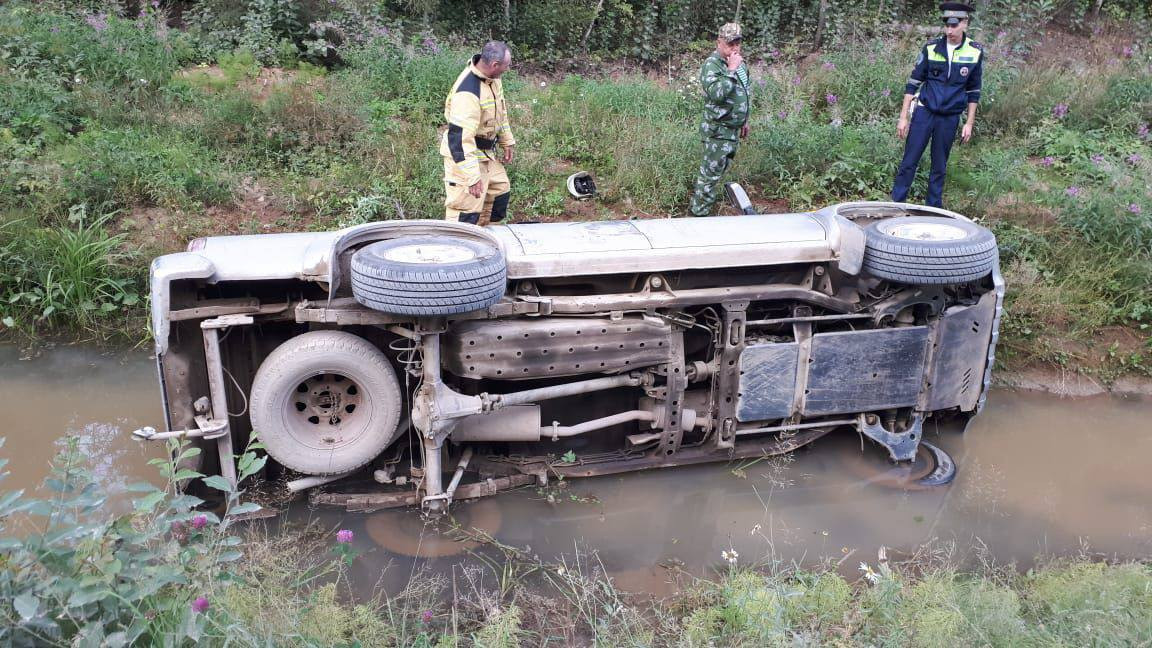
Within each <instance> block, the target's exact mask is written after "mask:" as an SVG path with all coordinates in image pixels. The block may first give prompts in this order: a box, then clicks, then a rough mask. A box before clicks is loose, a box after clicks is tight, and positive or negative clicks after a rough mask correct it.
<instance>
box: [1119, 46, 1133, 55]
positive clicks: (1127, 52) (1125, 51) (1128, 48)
mask: <svg viewBox="0 0 1152 648" xmlns="http://www.w3.org/2000/svg"><path fill="white" fill-rule="evenodd" d="M1120 53H1122V54H1123V55H1124V58H1132V55H1133V54H1135V53H1136V51H1135V50H1133V49H1132V46H1131V45H1125V46H1124V49H1122V50H1120Z"/></svg>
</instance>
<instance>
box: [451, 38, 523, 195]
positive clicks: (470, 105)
mask: <svg viewBox="0 0 1152 648" xmlns="http://www.w3.org/2000/svg"><path fill="white" fill-rule="evenodd" d="M479 61H480V55H479V54H477V55H476V56H473V57H472V62H471V63H470V64H469V65H468V67H466V68H464V71H462V72H461V73H460V75H459V76H458V77H456V81H455V82H454V83H453V84H452V90H451V91H449V92H448V96H447V98H445V99H444V120H445V121H446V122H448V129H447V130H446V131H445V132H444V136H443V137H442V138H441V139H440V155H443V156H445V157H447V156H451V157H452V161H453V162H455V163H456V169H457V170H458V171H459V173H460V175H461V176H462V177H464V178H467V179H468V185H472V184H475V183H476V182H477V181H479V180H480V160H482V159H487V158H488V157H489V156H491V155H492V153H491V151H492V148H493V147H494V146H495V145H496V144H497V143H499V144H500V145H501V146H503V147H508V146H515V144H516V139H515V138H513V137H512V129H511V127H510V126H509V125H508V108H507V106H506V105H505V103H504V86H503V84H502V83H501V81H500V79H489V78H488V77H486V76H484V75H483V74H481V73H480V71H479V70H478V69H476V63H478V62H479Z"/></svg>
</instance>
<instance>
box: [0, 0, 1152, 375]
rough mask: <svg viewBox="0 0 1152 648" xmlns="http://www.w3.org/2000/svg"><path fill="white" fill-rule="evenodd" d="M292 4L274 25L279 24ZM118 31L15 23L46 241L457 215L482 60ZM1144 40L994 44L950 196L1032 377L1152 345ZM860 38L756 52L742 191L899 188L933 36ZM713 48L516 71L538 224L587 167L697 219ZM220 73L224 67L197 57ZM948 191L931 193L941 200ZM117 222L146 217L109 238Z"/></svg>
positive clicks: (424, 47)
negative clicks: (923, 46)
mask: <svg viewBox="0 0 1152 648" xmlns="http://www.w3.org/2000/svg"><path fill="white" fill-rule="evenodd" d="M273 4H275V3H273ZM273 4H269V5H268V6H267V7H264V6H263V5H261V7H263V8H260V9H259V11H258V12H257V13H259V12H266V13H267V15H269V16H271V15H273V14H275V13H276V12H277V11H279V9H277V8H276V6H273ZM213 6H216V5H213ZM277 6H278V5H277ZM218 8H219V7H218ZM254 11H255V10H254ZM340 11H345V9H341V10H340ZM234 13H235V12H231V13H228V15H227V16H223V15H222V16H221V17H218V20H219V21H222V22H220V23H219V24H220V25H221V27H220V28H221V29H224V27H222V25H225V24H227V25H232V24H233V23H235V22H236V21H237V20H239V17H238V16H239V15H238V14H236V15H234ZM260 15H264V14H260ZM341 15H343V14H341ZM349 16H351V14H349ZM349 19H351V18H349ZM92 20H93V19H92V18H91V16H89V17H87V18H86V17H85V16H84V15H82V14H70V13H64V12H60V11H53V10H51V9H48V8H45V7H41V6H33V5H28V4H21V3H16V4H14V5H6V6H5V7H0V49H2V50H3V52H4V53H5V55H6V56H7V58H6V59H4V60H5V63H4V65H2V66H0V158H2V159H3V160H5V161H6V163H7V167H6V172H5V173H4V174H0V212H3V213H7V214H18V215H19V217H20V218H21V219H23V220H24V221H25V222H24V224H23V225H22V226H21V228H22V229H28V230H36V231H39V230H54V229H57V228H64V229H67V228H68V226H69V225H68V223H67V222H66V219H65V215H66V214H68V213H69V210H70V209H74V208H83V209H86V210H87V211H88V213H90V214H93V215H99V214H104V213H109V212H113V211H116V210H125V211H131V210H133V209H138V208H148V207H152V208H159V209H163V210H166V212H167V213H169V214H172V218H173V219H174V220H179V221H181V222H183V223H185V224H187V227H186V228H185V229H188V231H187V235H189V236H193V235H208V234H213V233H218V232H219V231H220V228H219V227H217V226H215V225H214V224H213V222H212V220H211V219H210V218H207V217H205V215H206V214H207V213H209V210H211V213H213V214H223V215H224V216H223V217H224V218H226V219H228V220H229V223H228V228H229V231H237V230H239V231H245V232H249V231H250V232H257V231H260V232H264V231H269V230H268V229H267V228H265V227H264V223H262V222H259V221H257V220H255V219H251V218H249V217H247V216H246V215H245V216H241V215H235V216H232V215H230V214H229V212H230V211H232V210H236V211H237V214H240V213H242V212H241V206H240V205H238V204H237V203H242V202H243V200H244V199H245V198H244V189H243V187H244V186H246V184H248V183H251V182H258V183H259V184H260V185H261V186H262V187H264V188H266V189H267V191H268V193H269V196H268V197H269V198H270V199H272V200H273V202H275V203H276V204H277V205H278V208H279V209H280V210H281V211H282V212H283V213H282V214H280V215H279V216H278V218H276V219H275V223H273V230H272V231H276V230H277V229H289V230H301V229H310V230H323V229H329V228H333V227H339V226H345V225H350V224H356V223H362V222H368V221H370V220H378V219H386V218H437V217H438V216H439V214H440V213H441V204H442V196H441V192H442V186H441V179H440V176H441V173H442V170H441V161H440V158H439V155H438V152H437V144H436V141H437V140H436V138H437V131H436V129H437V127H439V126H440V124H441V122H442V121H443V115H442V112H443V98H444V93H445V91H446V90H445V88H446V84H448V83H450V81H451V79H453V78H454V77H455V75H456V74H457V73H458V71H459V70H460V68H461V66H462V65H463V61H464V60H465V58H466V56H467V54H468V52H467V50H461V49H456V48H452V47H442V45H441V44H440V43H442V42H444V40H443V39H440V40H436V39H433V40H430V41H424V40H423V38H424V36H423V35H421V36H420V37H419V38H418V39H417V40H410V39H408V37H407V36H406V35H405V33H404V32H403V31H402V30H400V29H389V28H388V26H387V25H388V23H387V20H386V19H384V18H382V17H381V16H375V15H374V17H368V18H364V20H365V21H367V22H363V25H364V27H363V29H368V28H369V27H368V26H369V25H371V30H372V31H371V33H372V35H371V37H369V38H363V39H354V40H352V41H350V42H348V43H346V44H343V45H341V47H340V53H341V54H340V55H341V57H342V61H343V63H344V65H343V66H340V67H336V68H334V69H331V70H328V69H324V68H320V67H315V66H313V65H310V64H308V63H307V62H304V61H289V62H290V63H292V65H291V66H290V67H291V69H285V70H272V71H269V70H266V69H263V68H261V63H260V60H261V59H260V56H262V55H257V54H253V53H252V52H251V51H248V50H244V49H239V50H236V51H230V50H222V51H221V50H218V49H216V50H213V49H212V48H213V47H219V45H220V43H223V42H226V41H227V38H223V36H222V35H221V33H215V35H213V33H209V32H211V29H207V30H206V28H205V27H206V26H205V25H204V24H203V23H202V22H197V23H196V27H195V29H193V30H191V31H188V32H181V31H178V30H165V29H161V28H159V27H158V24H159V23H158V22H157V21H158V20H159V18H158V17H157V16H154V15H153V14H151V13H149V14H147V15H146V16H145V17H143V18H142V19H140V20H139V21H134V20H126V19H120V18H115V17H108V18H106V20H105V22H106V26H102V25H100V24H99V23H98V21H97V23H98V25H100V28H99V29H97V28H96V27H95V26H93V24H92ZM198 20H199V19H198ZM342 20H343V19H342ZM228 21H232V22H228ZM353 22H354V21H353ZM237 24H238V23H237ZM211 26H212V25H211V24H209V25H207V27H211ZM261 29H264V27H261ZM261 33H262V34H264V35H262V36H260V38H262V39H265V40H268V42H269V43H273V44H274V43H275V42H276V40H275V38H274V37H273V36H274V35H272V36H270V35H269V34H272V32H267V33H265V32H261ZM1122 34H1123V32H1122V31H1119V32H1116V33H1113V34H1112V35H1111V36H1110V37H1109V38H1101V39H1080V40H1078V41H1076V44H1075V47H1076V48H1077V49H1076V52H1077V53H1076V56H1074V57H1072V58H1071V59H1068V60H1065V59H1058V58H1055V57H1037V58H1034V59H1033V60H1029V61H1024V60H1023V59H1020V58H1019V57H1018V56H1017V55H1016V53H1015V47H1014V46H1013V45H1012V43H1013V42H1014V41H1013V38H1015V37H1008V36H1005V37H1003V38H1001V37H1000V36H996V37H995V38H983V40H984V41H985V43H986V51H987V52H988V54H989V61H988V64H987V65H988V68H987V71H986V74H985V83H986V85H985V93H984V102H983V103H982V104H981V108H980V113H979V116H978V121H977V127H976V138H975V140H974V141H973V142H972V143H971V144H968V145H961V144H957V145H956V147H955V148H954V153H953V160H952V163H951V164H950V175H949V181H948V186H947V189H946V194H945V198H946V200H947V202H948V206H949V207H951V208H953V209H955V210H957V211H960V212H961V213H965V214H967V215H969V216H973V217H976V218H979V219H981V220H982V222H984V223H985V224H987V225H989V226H990V227H992V228H993V229H994V230H995V231H996V232H997V234H998V235H999V236H1000V240H1001V244H1002V246H1003V257H1004V265H1005V267H1006V269H1007V273H1008V278H1009V282H1010V291H1009V302H1008V316H1007V319H1006V331H1005V332H1006V335H1005V347H1004V348H1005V349H1006V350H1007V351H1008V353H1007V354H1006V355H1005V356H1003V357H1004V358H1005V361H1006V362H1008V363H1009V364H1010V365H1018V364H1027V363H1037V362H1039V363H1044V364H1053V363H1055V364H1065V365H1068V364H1069V363H1071V364H1072V365H1084V366H1087V365H1089V364H1092V362H1090V360H1091V358H1090V357H1089V356H1091V355H1092V354H1094V353H1097V351H1094V350H1092V345H1093V340H1094V339H1095V333H1096V332H1097V331H1099V330H1100V329H1101V328H1104V327H1127V328H1129V329H1130V330H1132V331H1134V332H1135V333H1136V335H1137V336H1138V337H1141V338H1145V339H1147V338H1148V332H1149V330H1152V297H1150V295H1152V290H1149V285H1150V284H1152V270H1150V268H1152V218H1150V214H1152V193H1150V190H1149V187H1148V183H1147V178H1148V177H1149V175H1150V173H1152V140H1150V139H1149V136H1148V135H1147V134H1144V135H1141V133H1142V132H1145V131H1142V130H1141V129H1142V128H1146V127H1147V125H1148V123H1149V122H1150V121H1152V89H1150V88H1152V76H1150V74H1152V73H1150V72H1149V69H1150V68H1149V61H1148V57H1149V54H1148V51H1147V49H1146V48H1140V47H1135V48H1134V49H1132V48H1130V49H1129V50H1128V52H1127V53H1126V54H1123V55H1121V54H1118V52H1119V49H1120V46H1121V45H1123V44H1124V43H1125V42H1132V41H1125V40H1124V37H1123V35H1122ZM984 36H987V35H984ZM266 37H267V38H266ZM978 37H980V36H978ZM1054 38H1057V37H1054ZM1059 38H1066V37H1064V36H1061V37H1059ZM1133 38H1135V36H1133ZM222 39H223V40H222ZM594 40H595V39H594ZM837 42H838V43H839V45H838V46H837V47H836V48H835V49H831V50H828V51H825V52H820V53H818V55H815V56H809V57H805V58H801V57H799V56H796V55H795V53H794V52H793V49H790V48H791V47H792V46H787V47H785V48H784V49H785V54H783V55H777V56H776V57H775V58H772V59H771V60H772V61H773V62H772V64H771V65H767V66H765V65H763V64H762V63H761V62H760V61H759V60H758V57H757V56H756V53H753V52H750V58H751V60H752V61H753V62H754V63H755V64H756V66H755V68H754V72H753V80H754V94H753V118H752V123H751V136H750V137H749V139H748V140H747V141H746V142H745V143H744V144H743V146H742V147H741V149H740V152H739V154H738V155H737V159H736V163H735V165H734V167H733V168H732V170H731V171H730V173H729V177H728V179H730V180H735V181H738V182H741V183H743V184H745V185H746V186H748V187H749V188H751V189H752V193H753V196H754V197H755V198H756V199H759V200H773V201H780V202H783V203H786V204H787V205H788V206H789V207H790V208H791V209H793V210H803V209H810V208H816V207H821V206H824V205H827V204H830V203H833V202H838V201H843V200H859V199H882V198H884V197H885V196H886V195H887V192H888V190H889V188H890V185H891V180H892V174H893V172H894V167H895V164H896V160H897V159H898V158H899V156H900V154H901V143H900V142H899V141H898V140H897V139H896V137H895V135H894V123H895V116H896V113H897V110H898V107H899V102H900V96H901V94H902V92H903V84H902V82H903V79H904V78H905V76H906V74H907V70H908V67H909V65H910V64H911V62H912V60H913V59H914V57H915V52H916V49H917V47H918V46H919V44H920V43H921V42H922V41H921V39H920V38H919V37H916V36H914V35H911V36H899V35H898V36H893V37H892V38H890V39H887V40H883V41H867V42H864V43H861V44H853V43H852V42H850V41H847V40H843V39H841V40H838V41H837ZM213 44H215V45H213ZM1032 44H1035V43H1032ZM692 46H693V47H697V48H698V51H691V52H683V53H682V55H681V56H680V57H679V58H675V57H674V58H673V59H670V60H668V61H665V62H663V63H661V67H660V68H659V69H660V72H661V74H659V75H653V74H645V73H642V72H639V71H637V72H628V73H624V74H615V75H613V76H612V77H611V78H609V77H607V76H602V77H601V76H597V77H592V76H579V75H565V76H559V77H553V76H531V77H526V76H523V75H521V74H518V73H517V71H516V70H514V71H513V72H511V73H509V74H508V75H507V76H506V80H505V81H506V93H507V97H508V100H509V102H510V104H511V113H512V121H513V128H514V132H515V133H516V136H517V139H518V140H519V143H520V146H519V149H518V154H519V155H518V159H517V161H516V162H515V163H514V164H513V165H511V167H510V169H509V173H510V175H511V177H512V185H513V200H512V209H511V214H512V216H511V218H512V220H513V222H515V221H516V220H534V219H540V218H550V219H554V218H563V216H564V214H565V212H566V210H568V209H569V207H570V206H571V202H570V201H569V199H568V198H567V196H566V194H565V192H564V190H563V180H564V178H565V177H566V176H567V175H568V174H569V173H571V172H572V171H574V170H576V169H583V170H587V171H589V172H591V173H592V174H593V175H594V176H595V177H596V180H597V185H598V187H599V188H600V195H599V197H598V198H597V201H596V202H595V203H594V208H593V210H592V211H593V217H608V216H616V217H619V216H627V215H639V214H649V215H650V214H657V215H664V214H667V215H674V216H678V215H684V214H685V213H686V204H687V202H688V197H689V195H690V192H691V189H692V185H693V182H694V176H695V170H696V167H697V165H698V156H699V142H698V141H697V135H696V128H697V120H698V115H699V110H700V100H699V97H698V89H697V82H696V79H695V75H696V70H697V66H698V65H699V60H700V58H701V57H702V56H703V55H704V53H705V52H706V49H707V45H706V44H703V43H695V44H694V45H692ZM281 54H282V53H281ZM277 56H280V54H277ZM1129 56H1131V57H1129ZM205 59H208V60H210V61H215V62H216V64H215V65H211V66H208V65H206V64H199V65H197V63H200V61H203V60H205ZM600 67H601V68H604V69H606V70H612V68H611V66H607V65H605V64H600ZM78 79H79V80H78ZM1057 106H1066V107H1067V108H1066V110H1064V109H1063V108H1061V109H1060V110H1055V109H1056V107H1057ZM925 176H926V173H925V172H924V171H923V170H922V171H921V175H920V176H919V177H918V179H917V181H916V183H915V184H914V187H913V193H912V196H913V198H915V197H917V196H922V195H923V193H924V190H925ZM1071 194H1075V195H1071ZM114 222H115V223H125V222H127V223H132V222H139V219H114V220H107V221H102V222H101V224H100V225H96V226H93V227H96V228H98V229H107V228H109V227H110V226H111V225H112V223H114ZM14 231H15V229H13V228H12V227H7V228H5V229H4V230H0V249H3V250H7V252H5V253H4V254H6V255H8V257H9V258H13V257H12V255H14V254H15V255H16V256H17V257H19V256H20V255H22V254H25V253H24V252H21V251H20V250H23V249H25V248H28V247H30V246H29V245H28V241H26V240H23V239H22V238H21V237H22V236H23V235H21V237H17V236H16V235H15V234H14ZM121 235H123V236H121ZM107 237H108V238H109V239H110V240H115V241H117V242H118V243H117V245H116V250H115V255H114V256H115V257H116V258H115V263H109V264H106V267H107V270H108V271H109V272H114V274H110V275H108V277H107V278H109V279H112V280H115V281H121V280H124V279H126V278H127V279H128V280H129V281H130V284H128V285H126V286H125V290H126V292H130V293H136V294H139V293H142V292H143V287H142V284H141V283H139V277H141V276H142V272H143V271H142V269H143V268H144V267H145V266H146V263H147V259H145V258H141V257H140V256H139V255H138V253H136V252H135V250H137V249H139V248H140V247H141V246H142V245H143V243H144V242H143V241H140V240H139V239H140V234H139V233H138V232H137V231H136V230H134V229H132V228H131V227H128V228H126V229H123V230H113V231H110V232H108V233H107ZM54 245H55V244H54V243H53V244H51V245H50V246H49V247H52V246H54ZM154 248H155V246H154V245H153V244H151V243H149V244H148V249H149V251H153V250H154ZM175 249H178V245H174V246H173V249H172V250H160V251H175ZM8 267H9V268H11V272H10V274H9V276H7V277H6V278H5V279H4V280H3V281H2V282H0V286H3V287H4V290H5V291H7V294H12V293H13V290H14V289H13V288H12V286H13V285H16V284H20V285H21V286H32V285H42V284H48V283H51V282H48V281H47V279H46V278H44V277H41V276H32V275H33V274H34V273H32V272H31V271H30V270H29V269H28V268H26V267H24V266H23V265H21V264H18V263H11V262H10V263H9V264H8ZM129 267H134V268H136V269H137V271H136V272H131V271H126V270H125V268H129ZM53 281H55V279H53ZM46 290H47V289H46ZM17 292H26V290H24V289H23V288H22V289H20V290H18V291H17ZM2 297H3V296H2V295H0V298H2ZM85 302H91V299H90V298H88V299H81V300H78V301H77V300H73V301H72V302H70V303H71V304H72V305H71V306H67V307H66V308H67V309H72V308H75V307H76V304H83V303H85ZM121 303H122V302H121ZM0 311H2V312H3V315H4V316H5V317H9V318H13V320H14V321H15V322H16V323H17V324H18V326H19V327H20V328H22V329H23V330H25V331H29V332H34V331H36V330H38V329H39V328H41V327H43V326H45V325H49V326H58V325H60V324H62V323H63V322H64V321H66V320H69V319H71V320H75V321H80V322H86V321H87V320H86V318H85V317H84V316H83V314H82V313H72V311H71V310H68V311H67V312H68V313H69V314H72V315H75V317H71V318H69V317H61V318H58V319H56V320H54V321H53V319H52V318H44V317H43V316H42V312H37V311H35V310H34V309H30V308H16V307H13V306H3V307H0ZM1070 345H1071V346H1076V345H1080V347H1079V348H1080V350H1073V351H1069V347H1070ZM1147 346H1148V349H1146V350H1142V349H1139V348H1133V349H1123V350H1122V353H1123V354H1131V353H1134V354H1136V356H1138V357H1137V359H1136V361H1135V362H1134V363H1132V362H1128V361H1127V360H1126V361H1125V362H1126V363H1127V364H1128V365H1132V366H1148V365H1150V364H1152V361H1145V356H1150V357H1152V343H1150V344H1149V345H1147ZM1125 357H1126V358H1127V357H1128V356H1127V355H1125Z"/></svg>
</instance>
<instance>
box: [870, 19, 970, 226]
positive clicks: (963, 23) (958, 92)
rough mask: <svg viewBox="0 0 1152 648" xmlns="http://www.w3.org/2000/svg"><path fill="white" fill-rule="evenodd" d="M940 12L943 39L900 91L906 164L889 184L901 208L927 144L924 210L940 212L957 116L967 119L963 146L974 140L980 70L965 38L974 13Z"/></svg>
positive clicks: (927, 48) (924, 54)
mask: <svg viewBox="0 0 1152 648" xmlns="http://www.w3.org/2000/svg"><path fill="white" fill-rule="evenodd" d="M940 11H941V14H942V15H941V18H942V19H943V20H944V36H942V37H940V38H937V39H935V40H933V41H931V42H929V43H928V44H926V45H924V47H922V48H920V56H919V58H917V59H916V67H915V68H913V70H912V74H911V76H909V77H908V84H907V85H906V86H905V87H904V105H903V106H902V107H901V108H900V121H899V122H898V123H897V125H896V132H897V134H899V135H900V139H904V140H906V142H905V144H904V159H902V160H901V161H900V169H899V170H898V171H897V172H896V181H895V182H894V183H893V184H892V200H894V201H896V202H904V201H905V199H907V197H908V190H909V189H910V188H911V187H912V179H913V178H915V177H916V167H917V166H918V165H919V164H920V156H922V155H923V154H924V149H925V148H926V147H927V146H928V144H929V142H931V144H932V152H931V155H932V172H931V174H930V175H929V176H928V198H927V200H926V204H928V205H930V206H932V207H941V206H943V198H944V175H945V171H946V168H947V166H948V154H949V153H950V152H951V151H952V141H953V140H955V139H956V126H957V125H958V124H959V122H960V114H961V113H963V112H965V111H967V113H968V116H967V119H966V120H965V122H964V128H963V130H962V131H961V133H960V140H961V141H963V142H965V143H967V142H968V140H970V139H972V125H973V124H974V123H975V121H976V104H977V103H979V102H980V79H981V77H982V75H983V68H984V52H983V48H982V47H981V46H980V45H979V44H977V43H975V42H973V41H972V40H970V39H969V38H968V35H967V34H966V33H965V32H966V31H967V29H968V17H969V15H971V13H972V12H973V9H972V7H970V6H968V5H966V4H964V3H961V2H944V3H941V4H940ZM910 113H911V119H909V114H910Z"/></svg>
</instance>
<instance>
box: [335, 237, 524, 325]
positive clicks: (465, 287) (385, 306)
mask: <svg viewBox="0 0 1152 648" xmlns="http://www.w3.org/2000/svg"><path fill="white" fill-rule="evenodd" d="M507 281H508V270H507V266H506V265H505V263H504V255H503V254H502V253H501V252H500V249H499V248H497V247H496V246H494V245H492V244H489V243H485V242H482V241H475V240H469V239H462V238H456V237H451V236H411V237H405V238H398V239H392V240H388V241H380V242H378V243H373V244H372V245H369V246H367V247H365V248H363V249H361V250H358V251H357V252H356V253H355V254H353V255H352V295H353V296H354V297H355V298H356V301H358V302H360V303H361V304H363V305H365V306H367V307H368V308H371V309H373V310H378V311H381V312H385V313H392V314H395V315H416V316H437V315H455V314H459V313H467V312H470V311H475V310H480V309H483V308H488V307H489V306H491V305H493V304H495V303H496V302H498V301H500V298H501V297H503V296H504V289H505V285H506V283H507Z"/></svg>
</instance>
